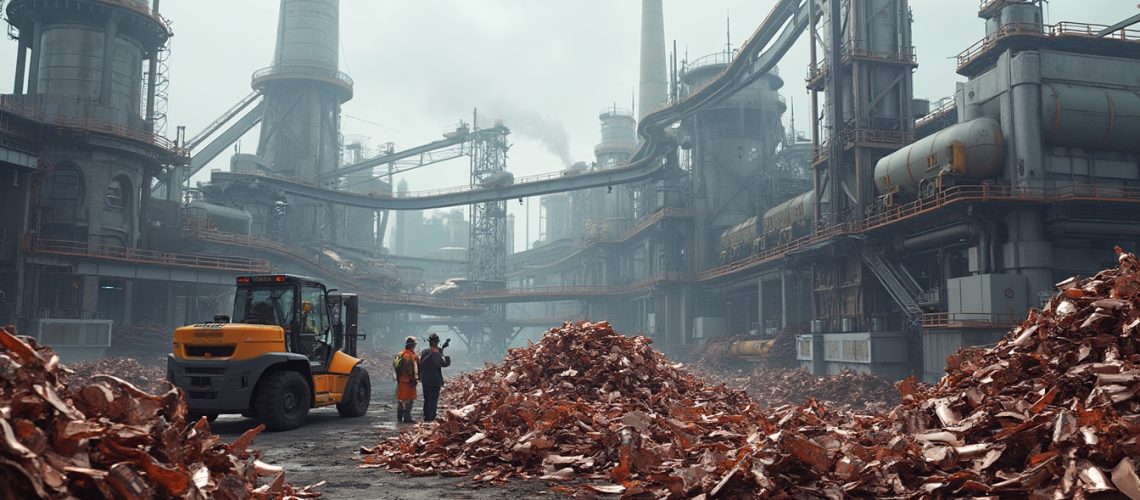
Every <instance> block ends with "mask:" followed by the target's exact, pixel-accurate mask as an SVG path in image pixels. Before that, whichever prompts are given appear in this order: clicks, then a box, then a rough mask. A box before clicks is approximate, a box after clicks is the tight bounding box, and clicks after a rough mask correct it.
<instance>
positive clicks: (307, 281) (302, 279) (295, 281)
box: [237, 274, 325, 286]
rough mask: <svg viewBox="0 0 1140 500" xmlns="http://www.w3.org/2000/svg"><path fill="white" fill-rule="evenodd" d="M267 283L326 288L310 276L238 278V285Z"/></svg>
mask: <svg viewBox="0 0 1140 500" xmlns="http://www.w3.org/2000/svg"><path fill="white" fill-rule="evenodd" d="M265 283H287V284H291V285H313V286H325V284H324V283H323V282H321V281H320V280H318V279H316V278H310V277H308V276H298V275H295V274H257V275H253V276H238V278H237V284H238V285H239V286H240V285H249V284H265Z"/></svg>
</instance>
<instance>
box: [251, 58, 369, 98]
mask: <svg viewBox="0 0 1140 500" xmlns="http://www.w3.org/2000/svg"><path fill="white" fill-rule="evenodd" d="M287 78H304V79H310V80H314V79H315V80H321V81H325V82H329V83H333V84H336V85H339V86H341V87H344V88H346V89H348V90H349V91H350V92H351V91H352V88H353V86H354V85H355V82H353V81H352V78H351V77H349V76H348V74H346V73H345V72H343V71H337V70H336V69H334V68H329V67H325V66H320V65H316V64H313V65H309V64H281V65H275V66H270V67H268V68H261V69H259V70H257V71H254V72H253V84H254V85H258V84H260V83H262V82H265V81H267V80H276V79H287Z"/></svg>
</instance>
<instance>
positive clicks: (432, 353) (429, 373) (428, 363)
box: [420, 333, 451, 422]
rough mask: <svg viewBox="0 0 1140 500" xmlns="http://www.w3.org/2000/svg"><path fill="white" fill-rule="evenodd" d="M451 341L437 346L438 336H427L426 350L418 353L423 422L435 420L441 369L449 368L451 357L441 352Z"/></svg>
mask: <svg viewBox="0 0 1140 500" xmlns="http://www.w3.org/2000/svg"><path fill="white" fill-rule="evenodd" d="M450 343H451V339H447V342H444V343H443V346H440V345H439V335H436V334H434V333H433V334H431V335H428V348H427V349H424V350H423V352H421V353H420V381H421V382H422V383H423V386H424V422H431V421H432V420H435V412H436V409H438V408H439V390H440V389H442V388H443V370H442V369H443V368H445V367H448V366H451V356H444V354H443V350H444V349H445V348H447V345H448V344H450Z"/></svg>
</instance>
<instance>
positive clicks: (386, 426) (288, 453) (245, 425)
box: [213, 382, 557, 500]
mask: <svg viewBox="0 0 1140 500" xmlns="http://www.w3.org/2000/svg"><path fill="white" fill-rule="evenodd" d="M394 393H395V390H394V385H393V383H391V382H386V383H384V382H379V383H376V386H375V387H374V391H373V395H372V405H371V406H370V408H369V410H368V414H367V415H365V416H363V417H361V418H353V419H343V418H340V416H339V415H337V412H336V409H335V408H332V407H330V408H322V409H318V410H313V412H312V413H310V414H309V421H308V422H307V423H306V425H304V426H302V427H301V428H299V429H295V430H292V431H288V432H276V433H271V432H264V433H262V434H261V435H259V436H258V437H257V438H256V439H255V440H254V442H253V447H254V448H257V449H260V450H261V451H262V452H263V458H262V460H264V461H265V462H268V463H271V464H274V465H280V466H283V467H285V469H286V473H285V477H286V479H288V480H289V482H290V483H292V484H294V485H306V484H312V483H316V482H319V481H327V482H328V484H327V485H326V486H325V488H324V490H323V491H324V493H325V496H324V498H331V499H339V498H348V499H366V498H367V499H372V498H377V499H433V500H434V499H502V498H544V497H545V498H553V497H555V496H557V495H554V494H552V493H550V492H549V491H548V489H547V486H546V484H545V483H543V482H541V481H516V482H512V483H509V484H508V485H506V486H503V487H480V488H471V487H469V486H468V484H469V480H468V479H467V478H443V477H424V478H413V477H408V476H404V475H400V474H395V473H391V472H388V471H386V470H384V469H360V468H358V467H357V465H358V464H359V463H360V462H359V457H360V455H359V451H358V450H359V449H360V446H361V445H366V446H369V447H371V446H373V445H375V444H376V443H377V442H378V441H379V440H380V439H382V438H383V437H385V436H391V435H394V434H395V433H397V432H399V431H398V430H397V428H396V423H395V421H396V416H395V411H396V409H395V403H394V401H393V397H392V396H393V394H394ZM421 408H422V401H417V402H416V411H417V412H418V411H419V410H420V409H421ZM255 425H256V422H254V421H252V420H248V419H245V418H243V417H241V416H240V415H225V416H222V417H219V418H218V420H217V421H216V422H214V424H213V430H214V432H216V433H217V434H220V435H222V436H223V437H225V438H227V439H228V440H233V439H234V438H236V437H238V436H239V435H241V433H242V432H245V431H246V430H247V429H249V428H251V427H253V426H255ZM405 425H407V424H405Z"/></svg>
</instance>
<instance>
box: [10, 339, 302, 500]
mask: <svg viewBox="0 0 1140 500" xmlns="http://www.w3.org/2000/svg"><path fill="white" fill-rule="evenodd" d="M109 363H110V365H108V366H110V367H112V368H114V367H116V366H119V365H117V364H116V363H117V362H116V361H111V362H109ZM118 373H123V372H118ZM66 375H67V373H66V369H65V368H62V366H61V365H60V364H59V358H58V357H57V356H56V355H55V354H54V353H52V351H51V349H49V348H47V347H43V346H39V345H37V344H36V342H35V340H33V339H28V338H24V337H17V336H16V335H15V333H14V331H12V330H10V329H7V328H4V329H0V496H2V497H4V498H75V497H79V498H128V499H148V498H169V497H181V498H214V497H218V498H235V499H236V498H242V499H244V498H255V499H263V498H314V497H317V496H319V495H320V494H319V493H318V492H316V491H314V488H315V486H314V487H306V488H294V487H292V486H290V485H288V484H286V483H285V481H284V472H283V471H281V470H279V469H277V468H274V467H272V466H269V467H266V466H264V464H261V463H260V462H259V461H258V458H259V456H260V454H259V453H258V452H256V451H252V450H249V449H247V448H248V446H249V443H250V441H252V439H253V436H255V435H257V433H259V432H261V429H262V428H263V427H261V426H259V427H257V428H255V429H252V430H251V431H249V432H247V433H246V435H243V436H242V437H240V438H238V439H237V440H236V441H235V442H234V444H233V445H227V444H225V443H223V442H221V440H220V438H219V437H218V436H216V435H214V434H212V433H211V432H210V427H209V424H208V423H207V422H206V420H205V419H204V418H203V419H200V420H199V421H197V422H193V423H188V422H186V413H187V411H186V404H185V402H184V401H183V399H182V396H181V394H180V393H179V391H178V390H177V389H174V388H172V387H169V386H166V387H165V388H164V390H163V391H162V392H159V393H156V394H151V393H148V392H146V391H144V390H142V389H140V388H138V387H137V386H135V385H134V384H132V383H131V382H129V381H127V380H124V379H121V378H118V377H115V376H112V375H98V376H93V377H92V378H91V379H90V381H89V382H86V383H83V384H79V383H78V382H79V381H80V379H79V378H73V379H71V381H72V382H71V383H65V382H66V381H68V378H67V376H66ZM191 424H192V425H191ZM266 473H273V474H275V475H276V476H275V478H274V479H273V481H272V482H271V483H269V484H265V485H261V484H260V482H259V480H258V475H259V474H266Z"/></svg>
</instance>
